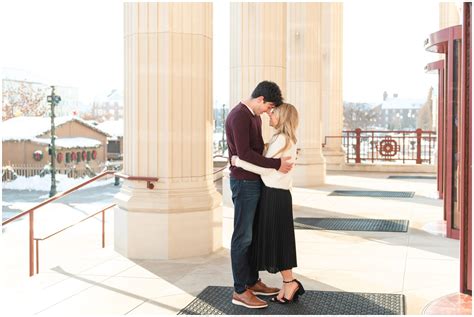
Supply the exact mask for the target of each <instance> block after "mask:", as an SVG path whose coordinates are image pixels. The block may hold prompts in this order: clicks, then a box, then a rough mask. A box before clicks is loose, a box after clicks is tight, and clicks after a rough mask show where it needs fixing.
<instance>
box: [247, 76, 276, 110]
mask: <svg viewBox="0 0 474 317" xmlns="http://www.w3.org/2000/svg"><path fill="white" fill-rule="evenodd" d="M260 96H263V100H264V101H265V102H273V103H274V104H275V107H278V106H279V105H281V104H282V103H283V97H282V96H281V90H280V87H278V85H277V84H275V83H274V82H272V81H267V80H265V81H262V82H261V83H259V84H258V85H257V87H255V89H254V91H253V92H252V98H258V97H260Z"/></svg>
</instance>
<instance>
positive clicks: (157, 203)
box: [115, 3, 222, 259]
mask: <svg viewBox="0 0 474 317" xmlns="http://www.w3.org/2000/svg"><path fill="white" fill-rule="evenodd" d="M124 9H125V10H124V19H125V34H124V41H125V114H124V119H125V132H124V173H125V174H127V175H132V176H148V177H159V181H158V182H157V183H156V184H155V187H154V189H152V190H150V189H147V188H146V182H143V181H125V182H124V184H123V185H122V188H121V191H120V193H118V194H117V195H116V201H117V205H118V207H117V208H116V211H115V248H116V250H117V251H118V252H120V253H122V254H123V255H125V256H127V257H130V258H139V259H169V258H179V257H187V256H196V255H202V254H207V253H210V252H212V251H214V250H216V249H217V248H219V247H220V246H221V225H220V224H221V221H222V220H221V219H222V211H221V208H220V207H219V205H220V202H221V197H220V195H219V193H218V192H217V191H216V189H215V186H214V183H213V175H212V172H213V167H212V166H213V165H212V3H126V4H125V8H124Z"/></svg>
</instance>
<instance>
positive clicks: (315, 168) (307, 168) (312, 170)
mask: <svg viewBox="0 0 474 317" xmlns="http://www.w3.org/2000/svg"><path fill="white" fill-rule="evenodd" d="M322 6H323V5H322V4H321V3H289V4H288V42H287V43H288V51H287V54H288V61H287V89H288V98H287V99H288V101H289V102H290V103H292V104H293V105H295V107H296V108H297V109H298V112H299V118H300V124H299V128H298V134H297V137H298V148H299V149H300V150H299V154H298V160H297V162H296V167H295V172H294V180H293V184H294V185H295V186H315V185H319V184H323V183H324V180H325V176H326V166H325V161H324V158H323V155H322V150H321V132H322V118H321V107H322V80H323V67H322V53H323V50H322V25H323V21H322V19H324V16H323V13H322Z"/></svg>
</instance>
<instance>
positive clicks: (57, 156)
mask: <svg viewBox="0 0 474 317" xmlns="http://www.w3.org/2000/svg"><path fill="white" fill-rule="evenodd" d="M63 159H64V154H63V153H58V154H56V160H57V161H58V163H61V162H62V161H63Z"/></svg>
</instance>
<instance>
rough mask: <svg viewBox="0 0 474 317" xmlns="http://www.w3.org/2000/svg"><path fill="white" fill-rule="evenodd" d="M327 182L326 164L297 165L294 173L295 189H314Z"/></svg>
mask: <svg viewBox="0 0 474 317" xmlns="http://www.w3.org/2000/svg"><path fill="white" fill-rule="evenodd" d="M325 181H326V164H325V163H324V162H322V163H314V164H305V165H298V164H297V165H296V166H295V171H294V172H293V186H294V187H314V186H320V185H324V183H325Z"/></svg>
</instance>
